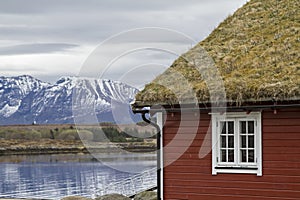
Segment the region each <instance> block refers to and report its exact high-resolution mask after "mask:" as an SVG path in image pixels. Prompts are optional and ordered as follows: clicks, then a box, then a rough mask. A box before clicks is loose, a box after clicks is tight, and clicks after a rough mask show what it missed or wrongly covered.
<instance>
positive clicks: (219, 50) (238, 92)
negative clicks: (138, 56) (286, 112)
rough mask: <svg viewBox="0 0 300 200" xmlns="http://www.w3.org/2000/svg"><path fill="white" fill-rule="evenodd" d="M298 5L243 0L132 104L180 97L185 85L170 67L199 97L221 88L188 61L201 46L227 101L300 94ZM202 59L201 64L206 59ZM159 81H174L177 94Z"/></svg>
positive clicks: (173, 101)
mask: <svg viewBox="0 0 300 200" xmlns="http://www.w3.org/2000/svg"><path fill="white" fill-rule="evenodd" d="M299 8H300V1H299V0H251V1H249V2H247V3H246V4H245V5H244V6H243V7H242V8H240V9H238V10H237V11H236V12H235V13H234V14H233V15H232V16H229V17H228V18H227V19H226V20H224V21H223V22H222V23H221V24H220V25H219V26H218V27H217V28H216V29H215V30H214V31H213V32H212V33H211V34H210V35H209V36H208V37H207V38H206V39H205V40H204V41H202V42H200V43H199V44H197V45H196V46H195V47H193V48H192V49H191V50H189V51H188V52H187V53H185V54H183V55H182V56H180V57H179V58H178V59H177V60H176V61H175V62H174V63H173V64H172V66H171V67H170V68H169V69H167V70H166V71H165V72H164V73H163V74H162V75H160V76H158V77H157V78H156V79H155V80H154V81H153V82H152V83H150V84H148V85H147V86H146V87H145V89H144V90H143V91H141V92H140V93H138V95H137V96H136V105H141V106H143V105H153V104H156V103H157V104H176V103H178V101H179V100H178V97H179V98H182V99H181V100H184V98H185V95H186V94H185V91H186V90H184V89H181V88H182V87H181V85H182V84H183V83H178V81H179V79H178V78H176V76H178V75H176V74H174V73H173V72H174V71H175V72H176V73H177V74H182V75H183V76H184V78H185V79H186V80H187V81H188V82H189V83H190V84H191V85H192V87H193V88H192V89H193V90H194V92H195V94H196V96H197V98H198V100H199V102H208V101H210V92H214V91H215V92H218V89H219V88H213V86H212V87H211V88H210V91H209V90H208V88H207V83H206V82H205V80H204V79H203V77H202V75H203V74H199V73H198V71H197V70H196V69H195V67H194V63H191V62H188V61H187V60H189V61H190V60H191V59H193V58H195V57H197V56H198V57H199V55H200V53H202V49H204V50H205V51H206V52H207V54H208V55H209V56H210V57H211V58H212V60H213V61H214V62H215V66H216V67H217V69H218V71H219V73H220V76H221V78H222V79H223V82H224V87H225V91H226V99H227V101H228V102H237V103H242V102H246V101H270V100H273V99H274V100H278V101H281V100H291V99H299V98H300V57H299V55H300V54H299V49H300V9H299ZM186 58H190V59H186ZM199 63H201V60H200V61H199ZM202 64H203V65H204V68H205V60H204V62H202ZM207 67H209V66H208V65H207ZM204 70H206V69H204ZM162 83H163V84H165V85H169V86H173V87H172V88H174V90H175V92H177V93H176V95H174V94H172V92H171V91H170V90H168V88H165V87H163V86H161V85H162ZM180 84H181V85H180ZM177 88H178V89H177ZM187 102H188V99H187Z"/></svg>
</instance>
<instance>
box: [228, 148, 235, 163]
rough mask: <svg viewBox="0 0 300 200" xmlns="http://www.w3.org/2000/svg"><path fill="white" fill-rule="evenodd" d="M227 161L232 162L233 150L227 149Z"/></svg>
mask: <svg viewBox="0 0 300 200" xmlns="http://www.w3.org/2000/svg"><path fill="white" fill-rule="evenodd" d="M228 162H234V150H228Z"/></svg>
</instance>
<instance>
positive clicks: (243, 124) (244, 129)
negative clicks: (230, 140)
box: [240, 122, 247, 134]
mask: <svg viewBox="0 0 300 200" xmlns="http://www.w3.org/2000/svg"><path fill="white" fill-rule="evenodd" d="M240 124H241V127H240V128H241V133H244V134H245V133H247V130H246V122H241V123H240Z"/></svg>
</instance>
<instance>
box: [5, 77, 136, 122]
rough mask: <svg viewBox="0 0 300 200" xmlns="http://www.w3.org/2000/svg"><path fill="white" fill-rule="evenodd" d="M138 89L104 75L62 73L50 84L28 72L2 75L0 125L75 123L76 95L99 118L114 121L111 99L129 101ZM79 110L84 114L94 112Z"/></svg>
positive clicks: (124, 102) (101, 120)
mask: <svg viewBox="0 0 300 200" xmlns="http://www.w3.org/2000/svg"><path fill="white" fill-rule="evenodd" d="M74 92H76V93H77V94H80V95H77V96H76V95H74ZM137 92H138V90H137V89H135V88H133V87H131V86H128V85H126V84H124V83H121V82H117V81H110V80H101V79H84V78H77V77H62V78H61V79H59V80H58V81H57V82H56V83H55V84H49V83H45V82H42V81H40V80H38V79H35V78H33V77H31V76H27V75H24V76H17V77H0V125H9V124H31V123H33V122H35V123H38V124H64V123H74V119H73V112H72V103H73V97H74V96H75V97H76V98H77V100H78V101H80V102H82V103H83V104H82V105H84V106H85V107H92V108H94V110H95V113H96V116H97V118H98V121H99V122H114V118H113V114H112V109H111V102H112V101H115V102H119V103H120V104H122V103H123V104H125V105H126V104H128V103H129V102H130V101H132V100H133V99H134V95H135V94H136V93H137ZM94 110H93V111H94ZM80 112H81V113H80V114H81V115H82V117H84V116H89V115H91V114H93V113H90V110H86V111H85V110H82V111H80Z"/></svg>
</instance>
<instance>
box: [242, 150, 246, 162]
mask: <svg viewBox="0 0 300 200" xmlns="http://www.w3.org/2000/svg"><path fill="white" fill-rule="evenodd" d="M242 162H247V152H246V150H242Z"/></svg>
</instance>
